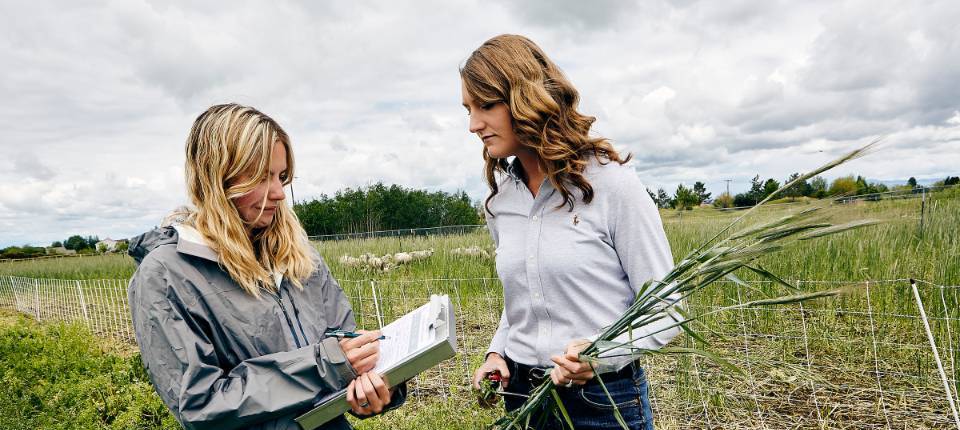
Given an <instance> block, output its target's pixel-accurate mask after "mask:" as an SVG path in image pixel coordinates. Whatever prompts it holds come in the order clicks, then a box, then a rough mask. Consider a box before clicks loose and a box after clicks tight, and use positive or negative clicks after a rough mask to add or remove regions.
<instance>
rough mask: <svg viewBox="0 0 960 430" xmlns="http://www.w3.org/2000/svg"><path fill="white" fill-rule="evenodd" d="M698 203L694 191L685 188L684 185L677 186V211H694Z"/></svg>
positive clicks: (674, 198) (674, 204) (674, 196)
mask: <svg viewBox="0 0 960 430" xmlns="http://www.w3.org/2000/svg"><path fill="white" fill-rule="evenodd" d="M697 204H699V203H698V199H697V195H696V194H695V193H694V192H693V190H691V189H689V188H687V187H685V186H683V184H680V185H677V191H676V192H674V193H673V205H672V206H673V207H674V208H675V209H677V210H690V209H693V207H694V206H696V205H697Z"/></svg>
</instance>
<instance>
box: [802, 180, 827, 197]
mask: <svg viewBox="0 0 960 430" xmlns="http://www.w3.org/2000/svg"><path fill="white" fill-rule="evenodd" d="M807 195H808V196H810V197H815V198H818V199H822V198H824V197H826V195H827V180H826V179H823V176H814V177H813V178H812V179H810V194H807Z"/></svg>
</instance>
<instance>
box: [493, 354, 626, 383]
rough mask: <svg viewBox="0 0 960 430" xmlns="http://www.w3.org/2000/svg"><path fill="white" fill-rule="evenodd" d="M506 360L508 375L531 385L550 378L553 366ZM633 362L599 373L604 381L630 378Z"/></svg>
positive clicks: (508, 358)
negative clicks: (612, 370)
mask: <svg viewBox="0 0 960 430" xmlns="http://www.w3.org/2000/svg"><path fill="white" fill-rule="evenodd" d="M505 358H506V361H507V366H508V367H509V368H510V377H511V378H515V377H523V378H526V379H527V381H530V384H531V385H532V386H537V385H540V384H542V383H543V381H546V380H548V379H550V369H552V368H553V367H540V366H528V365H526V364H523V363H517V362H516V361H513V360H511V359H510V357H505ZM634 368H635V364H634V363H630V364H629V365H627V366H624V368H623V369H620V370H619V371H617V372H609V373H604V374H602V375H600V377H601V378H603V380H604V381H607V380H614V379H620V378H632V377H633V372H634Z"/></svg>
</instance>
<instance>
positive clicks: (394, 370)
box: [295, 295, 457, 430]
mask: <svg viewBox="0 0 960 430" xmlns="http://www.w3.org/2000/svg"><path fill="white" fill-rule="evenodd" d="M431 305H433V306H436V307H438V308H439V309H438V312H437V314H436V317H435V318H431V319H432V321H429V322H428V323H427V325H426V326H427V327H428V329H429V330H432V338H431V340H430V341H429V342H428V343H426V344H425V345H421V348H419V349H418V350H416V351H414V352H412V353H411V354H408V355H406V356H404V357H402V358H400V359H399V360H398V361H396V362H394V363H393V364H392V365H390V366H388V367H387V368H385V369H382V372H381V374H383V375H385V376H386V378H387V382H388V384H389V386H390V388H393V387H395V386H397V385H400V384H401V383H403V382H405V381H407V380H409V379H411V378H413V377H414V376H417V375H418V374H420V373H422V372H423V371H425V370H427V369H429V368H431V367H434V366H436V365H437V364H440V362H441V361H443V360H446V359H448V358H451V357H453V356H454V355H455V354H456V350H457V330H456V327H457V325H456V320H455V318H454V314H453V305H452V303H451V302H450V296H447V295H443V296H437V295H432V296H430V301H429V302H428V303H427V304H425V305H423V306H421V307H419V308H417V309H416V310H414V311H412V312H410V313H409V314H407V315H404V316H403V317H400V318H399V319H398V320H397V321H395V323H396V322H399V321H400V320H401V319H403V318H404V317H407V316H411V315H414V314H415V313H417V312H421V311H422V310H424V309H425V308H427V307H429V306H431ZM388 329H389V325H388V326H387V327H385V328H384V331H387V330H388ZM413 335H416V333H413ZM378 366H379V365H378ZM348 410H350V405H349V404H348V403H347V391H346V389H343V390H340V391H337V392H336V393H332V394H330V395H328V396H326V397H324V398H323V399H321V400H320V401H319V402H318V406H316V407H315V408H313V409H312V410H310V411H309V412H307V413H305V414H303V415H300V416H299V417H297V418H295V421H296V422H297V424H299V425H300V427H301V428H303V429H304V430H313V429H315V428H317V427H320V426H321V425H323V424H325V423H327V422H328V421H330V420H332V419H334V418H336V417H338V416H340V415H343V414H344V413H346V412H347V411H348Z"/></svg>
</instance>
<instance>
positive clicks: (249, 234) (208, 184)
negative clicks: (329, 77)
mask: <svg viewBox="0 0 960 430" xmlns="http://www.w3.org/2000/svg"><path fill="white" fill-rule="evenodd" d="M293 168H294V160H293V152H292V149H291V146H290V138H289V137H288V136H287V134H286V133H285V132H284V131H283V129H282V128H280V126H279V125H278V124H277V123H276V122H275V121H274V120H273V119H271V118H270V117H268V116H267V115H264V114H263V113H260V112H259V111H257V110H256V109H253V108H250V107H246V106H240V105H236V104H224V105H217V106H213V107H211V108H209V109H208V110H207V111H206V112H204V113H203V114H201V115H200V116H199V117H198V118H197V119H196V121H195V122H194V124H193V128H192V129H191V131H190V136H189V137H188V139H187V145H186V184H187V193H188V195H189V197H190V200H191V202H192V204H193V208H191V209H182V210H180V211H178V212H176V213H175V214H174V215H175V216H173V217H171V218H170V220H171V222H172V225H167V226H162V227H160V228H157V229H154V230H152V231H149V232H147V233H144V234H143V235H140V236H138V237H136V238H134V239H132V240H131V246H130V251H129V253H130V255H132V256H133V257H134V259H135V260H136V261H137V263H138V268H137V271H136V273H135V274H134V275H133V278H132V279H131V281H130V285H129V289H128V294H129V297H130V310H131V313H132V314H133V327H134V331H135V333H136V338H137V343H138V344H139V346H140V351H141V353H142V357H143V363H144V365H145V366H146V369H147V373H148V374H149V375H150V379H151V381H152V382H153V385H154V388H155V389H156V391H157V394H159V395H160V398H161V399H163V401H164V403H166V405H167V406H168V407H169V408H170V411H171V412H173V415H174V416H175V417H176V419H177V420H178V421H179V422H180V423H181V424H182V425H183V426H184V427H185V428H189V429H237V428H251V429H298V428H299V426H298V425H297V424H296V423H295V422H294V420H293V419H294V418H295V417H296V416H298V415H299V414H302V413H304V412H306V411H307V410H309V409H310V408H311V407H313V406H314V405H315V404H316V403H317V401H318V400H320V399H322V398H323V397H324V396H326V395H328V394H331V393H335V392H337V391H339V390H341V389H343V388H346V389H347V400H348V402H349V403H350V405H351V407H352V413H354V414H355V415H357V416H360V417H365V416H370V415H372V414H376V413H380V412H383V411H385V410H388V409H392V408H394V407H396V406H398V405H399V404H400V403H402V402H403V399H404V391H405V390H404V389H403V388H402V387H401V389H399V390H396V391H397V392H394V390H389V389H388V388H387V384H386V382H385V381H384V380H383V379H382V378H381V377H380V376H379V375H377V374H376V373H375V372H371V370H372V369H373V367H374V365H375V364H376V361H377V358H378V356H379V343H378V342H377V340H376V339H377V338H378V337H379V332H362V333H363V334H362V335H361V336H359V337H356V338H353V339H345V340H343V341H339V340H338V339H337V338H336V337H328V336H326V335H325V333H326V332H327V331H328V330H353V329H354V328H355V327H356V323H355V322H354V317H353V312H352V310H351V308H350V303H349V301H347V298H346V296H345V295H344V293H343V290H342V289H341V288H340V286H339V285H338V284H337V282H336V280H334V279H333V277H332V276H331V274H330V271H329V270H328V268H327V266H326V264H325V263H324V261H323V259H322V258H321V257H320V255H319V254H318V253H317V252H316V250H315V249H313V247H312V246H310V244H309V242H308V240H307V236H306V233H305V232H304V230H303V228H302V227H301V226H300V223H299V221H298V220H297V217H296V215H295V214H294V213H293V211H292V210H291V208H290V207H288V206H287V204H286V203H285V201H284V199H285V195H284V192H283V186H284V185H286V184H288V183H290V181H291V180H292V178H293ZM322 428H324V429H349V428H351V427H350V425H349V423H348V422H347V420H346V419H344V417H342V416H341V417H339V418H337V419H335V420H333V421H330V422H328V423H327V424H325V425H324V426H323V427H322Z"/></svg>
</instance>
